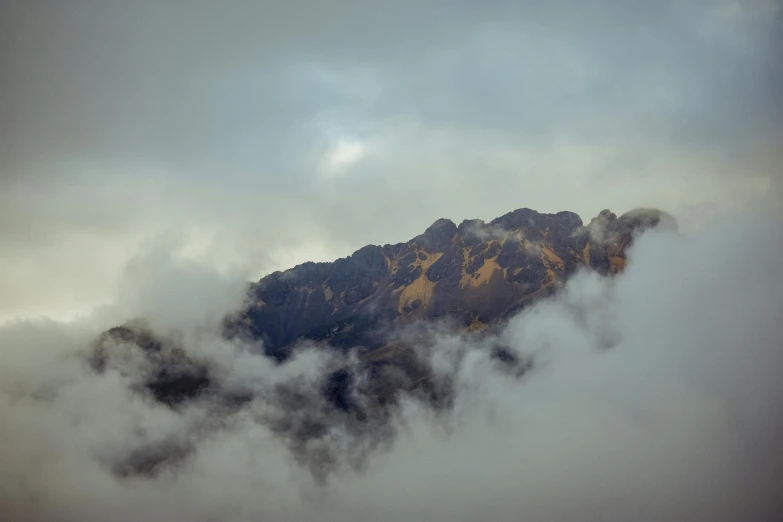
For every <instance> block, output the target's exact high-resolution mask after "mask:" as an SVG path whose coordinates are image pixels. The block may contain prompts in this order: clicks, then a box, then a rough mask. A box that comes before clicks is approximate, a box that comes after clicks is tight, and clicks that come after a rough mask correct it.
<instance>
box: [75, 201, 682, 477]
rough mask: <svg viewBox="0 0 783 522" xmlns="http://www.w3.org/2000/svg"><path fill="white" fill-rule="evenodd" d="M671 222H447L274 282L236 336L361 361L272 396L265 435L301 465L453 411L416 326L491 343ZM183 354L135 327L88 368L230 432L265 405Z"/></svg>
mask: <svg viewBox="0 0 783 522" xmlns="http://www.w3.org/2000/svg"><path fill="white" fill-rule="evenodd" d="M664 221H665V222H666V224H667V226H671V224H672V223H673V219H671V217H670V216H668V215H667V214H665V213H662V212H659V211H654V210H644V209H641V210H635V211H631V212H628V213H626V214H623V215H622V216H620V217H617V215H615V214H614V213H612V212H610V211H608V210H605V211H603V212H601V213H600V214H599V215H598V216H597V217H596V218H594V219H592V220H591V221H590V223H588V224H587V225H584V224H583V223H582V220H581V219H580V218H579V216H577V215H576V214H574V213H572V212H559V213H557V214H541V213H538V212H535V211H533V210H530V209H519V210H515V211H513V212H509V213H508V214H505V215H504V216H501V217H499V218H497V219H494V220H492V221H490V222H489V223H485V222H484V221H482V220H477V219H474V220H465V221H463V222H462V223H460V225H459V226H457V225H455V224H454V222H452V221H451V220H448V219H439V220H437V221H436V222H435V223H433V224H432V225H431V226H430V227H428V228H427V229H426V230H425V231H424V233H422V234H421V235H419V236H417V237H415V238H413V239H411V240H410V241H408V242H407V243H399V244H396V245H384V246H375V245H369V246H366V247H363V248H361V249H359V250H357V251H356V252H354V253H353V254H352V255H350V256H348V257H345V258H342V259H338V260H336V261H334V262H332V263H312V262H309V263H303V264H301V265H299V266H296V267H294V268H292V269H290V270H286V271H285V272H275V273H273V274H270V275H268V276H266V277H264V278H263V279H261V280H260V281H258V282H257V283H253V284H251V285H250V289H249V292H248V300H247V302H246V303H245V305H244V307H243V308H242V309H241V310H240V311H239V312H237V313H236V314H233V315H232V316H230V317H227V318H226V320H225V322H224V332H223V334H224V335H225V336H226V337H229V338H232V337H241V338H242V339H244V340H245V341H246V342H247V343H249V345H250V347H251V348H253V347H257V348H259V349H260V348H263V351H264V353H265V354H266V355H267V356H269V357H271V358H274V359H276V360H277V361H280V362H283V361H285V360H286V359H287V358H288V356H289V355H290V354H291V352H292V350H293V349H294V348H295V347H297V346H299V345H300V343H301V342H303V341H306V344H308V345H311V346H312V345H313V344H316V345H320V348H321V349H324V350H339V351H350V352H351V353H352V354H353V355H354V357H351V358H349V359H348V358H346V359H341V358H336V359H339V360H343V361H350V362H345V363H344V365H343V366H341V367H337V368H331V369H330V370H329V371H327V372H325V373H324V374H323V375H321V376H319V377H318V378H317V379H316V381H315V382H314V383H305V385H303V387H299V388H297V387H296V386H295V385H293V384H289V385H285V386H278V385H274V383H267V384H268V385H266V387H265V388H263V390H264V391H263V394H264V396H265V397H267V399H269V397H272V399H269V400H274V401H278V402H279V403H280V404H285V411H286V416H284V417H283V420H284V421H281V419H280V418H277V417H275V416H274V411H272V412H271V413H270V414H272V416H271V417H262V418H261V419H260V422H264V423H266V424H267V425H268V426H269V428H270V429H271V430H272V431H273V432H274V433H276V434H278V435H280V436H281V437H284V438H285V439H286V440H288V441H289V445H290V448H291V450H292V451H293V452H294V453H295V454H296V455H298V456H299V457H302V456H303V455H306V454H307V451H308V448H309V446H308V443H309V441H317V440H320V439H321V438H323V437H324V436H325V434H326V433H328V429H327V428H328V427H329V426H333V425H335V424H337V425H340V426H343V427H344V428H345V429H348V430H349V431H350V432H351V433H353V434H354V435H355V436H356V437H357V438H358V439H357V440H371V439H372V436H374V433H375V430H376V429H377V427H378V426H382V425H384V423H385V422H386V421H387V420H388V418H389V416H390V415H391V414H392V413H391V412H393V411H394V409H395V408H396V407H397V405H399V401H400V398H401V397H402V396H407V397H409V398H413V399H414V400H417V401H419V402H421V403H422V404H424V405H426V406H427V407H430V408H432V409H434V410H441V409H446V408H449V407H450V405H451V404H452V401H453V398H454V390H453V387H452V386H453V384H452V383H451V381H449V379H448V378H443V377H438V375H437V372H435V371H434V370H433V369H432V367H431V366H430V363H429V362H428V361H427V360H426V358H423V357H422V356H421V353H420V351H419V350H418V348H417V346H419V345H422V346H425V345H426V344H427V343H428V342H432V339H431V335H432V331H433V330H431V329H428V328H426V327H425V328H416V327H417V326H426V325H427V321H431V320H444V321H445V322H451V325H452V327H454V328H457V329H461V330H463V331H464V332H470V335H483V333H482V332H483V331H484V330H490V331H491V330H492V329H493V328H495V327H496V326H498V325H502V324H503V322H504V320H505V319H506V318H507V317H509V315H511V314H513V313H514V312H515V311H517V310H519V309H521V308H523V307H524V306H526V305H527V304H529V303H531V302H533V301H535V300H536V299H537V298H539V297H541V296H545V295H548V294H550V293H551V292H553V291H555V290H556V289H557V288H558V287H559V286H560V285H561V284H562V283H563V282H564V281H565V280H566V279H568V277H570V276H571V275H572V274H573V273H575V272H576V271H577V270H579V269H585V270H594V271H596V272H598V273H601V274H605V275H607V276H610V275H611V274H614V273H616V272H618V271H619V270H622V269H623V267H624V266H625V250H626V249H627V247H628V246H629V245H630V244H631V243H632V241H633V240H634V238H635V237H636V235H637V233H638V232H640V231H641V230H644V229H646V228H649V227H653V226H657V225H658V224H659V223H663V222H664ZM406 326H408V327H409V328H405V327H406ZM400 332H406V335H402V336H401V335H400ZM428 332H429V334H428ZM411 335H413V336H414V337H413V339H415V340H414V341H411V339H412V338H411V337H410V336H411ZM427 335H430V338H429V340H428V337H427ZM182 342H184V339H183V338H180V337H179V336H176V335H175V336H171V335H166V333H162V332H154V331H152V330H151V329H150V328H149V325H148V324H146V323H144V322H143V321H136V322H128V323H126V324H125V325H123V326H118V327H115V328H112V329H110V330H108V331H107V332H104V334H102V335H101V336H99V338H98V339H96V341H95V345H94V347H93V350H92V352H91V356H90V361H89V362H90V365H91V367H92V369H93V371H96V372H105V371H109V370H111V369H115V370H118V371H120V373H122V374H127V376H131V375H133V376H134V379H135V381H134V384H133V391H134V392H137V393H140V394H142V395H144V396H145V397H147V398H148V400H153V401H156V402H158V403H160V404H161V405H164V406H165V407H168V408H172V409H174V410H179V409H180V408H187V406H188V405H189V404H191V403H192V402H193V401H200V403H201V404H202V405H207V406H208V407H209V411H210V415H215V416H216V418H220V419H229V418H231V416H232V415H234V413H235V412H238V411H241V410H242V408H243V407H244V406H243V405H245V404H247V403H248V402H252V401H253V400H254V397H256V396H257V395H258V393H260V392H259V391H258V389H257V388H256V387H255V386H260V385H262V384H263V383H256V384H254V385H253V386H251V387H247V386H246V387H242V386H240V387H237V384H236V383H233V384H232V381H231V380H230V379H229V380H226V379H225V374H224V373H225V369H224V368H223V369H221V367H220V365H217V366H216V363H215V361H213V360H210V359H209V358H204V357H200V356H199V352H198V351H197V350H196V351H191V350H189V349H188V347H186V346H184V345H183V344H182ZM489 348H490V349H491V350H492V353H491V356H492V357H493V358H495V359H496V360H497V361H498V362H499V364H501V365H502V366H503V368H504V369H505V370H507V371H508V372H510V375H513V376H514V377H515V378H518V377H521V376H522V375H524V374H525V373H526V372H527V371H528V370H529V369H530V368H531V364H532V362H531V361H530V360H523V359H522V358H520V357H517V356H515V355H513V353H512V352H511V351H509V350H507V349H506V348H505V347H503V346H497V345H496V343H495V344H493V345H492V346H490V347H489ZM260 356H261V355H259V357H260ZM183 411H184V410H183ZM289 414H290V415H289ZM341 423H342V424H341ZM205 425H206V427H208V428H209V427H210V426H211V428H209V429H219V428H220V426H221V425H222V424H221V423H220V422H210V423H205ZM362 437H364V438H362ZM172 444H173V445H172ZM317 447H319V446H318V445H316V446H314V448H317ZM192 451H193V448H192V447H191V446H190V445H189V444H188V443H187V441H184V442H180V443H165V444H155V443H150V444H147V445H145V446H143V447H142V448H140V449H139V450H138V451H135V452H132V453H131V454H129V455H128V456H127V458H124V459H121V460H120V461H119V462H118V463H117V465H116V466H115V467H114V468H113V469H114V472H115V473H116V474H117V475H118V476H122V477H127V476H132V475H155V474H157V473H159V472H160V470H161V469H166V467H170V466H176V465H178V463H181V462H182V461H184V460H185V459H187V458H188V455H189V454H190V453H191V452H192ZM322 460H323V459H321V458H320V457H319V458H318V459H316V460H314V462H321V461H322ZM314 473H315V471H314Z"/></svg>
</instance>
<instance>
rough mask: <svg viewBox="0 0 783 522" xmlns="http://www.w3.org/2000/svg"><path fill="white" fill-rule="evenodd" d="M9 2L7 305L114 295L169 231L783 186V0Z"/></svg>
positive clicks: (296, 233)
mask: <svg viewBox="0 0 783 522" xmlns="http://www.w3.org/2000/svg"><path fill="white" fill-rule="evenodd" d="M0 9H2V11H0V49H2V52H0V71H1V72H2V73H1V74H0V93H2V94H0V115H2V117H1V118H0V238H2V241H0V263H2V265H3V267H4V270H3V271H2V274H0V295H2V296H3V299H2V301H0V318H4V319H8V318H10V317H13V316H29V315H38V314H43V315H46V314H48V315H51V316H53V317H58V318H62V317H68V316H72V315H73V314H74V313H75V311H81V312H85V311H88V310H89V309H91V308H92V307H94V306H96V305H98V304H101V303H103V302H105V301H108V300H110V295H111V289H112V287H113V285H115V284H116V282H117V279H118V277H120V270H121V267H122V266H123V264H124V263H125V262H126V261H127V260H128V259H129V257H130V256H132V255H133V253H134V252H135V251H136V250H137V248H138V246H139V245H140V244H141V243H142V242H143V241H145V240H147V239H149V238H153V237H155V236H157V235H160V234H166V233H174V234H176V235H177V236H179V237H183V238H185V239H186V241H187V243H188V244H189V245H190V247H189V248H191V250H195V251H196V254H197V255H198V256H200V257H201V258H202V260H203V261H209V262H210V264H215V265H218V266H220V267H221V269H223V270H244V271H246V272H251V271H252V272H253V273H254V274H255V275H259V274H261V273H266V272H270V271H272V270H275V269H283V268H288V267H289V266H291V265H293V264H295V263H298V262H304V261H307V260H330V259H334V258H336V257H339V256H342V255H346V254H348V253H350V252H351V251H353V250H356V249H357V248H360V247H361V246H364V245H365V244H368V243H393V242H397V241H405V240H407V239H408V238H410V237H413V236H415V235H416V234H418V233H420V232H421V230H422V229H423V227H424V226H426V224H428V223H431V222H433V221H435V220H436V219H437V218H441V217H446V218H451V219H453V220H455V221H461V220H462V219H463V218H470V217H476V218H481V219H485V220H488V219H491V218H493V217H495V216H498V215H501V214H503V213H505V212H507V211H509V210H511V209H514V208H521V207H529V208H535V209H537V210H540V211H545V212H557V211H561V210H571V211H575V212H577V213H579V214H580V215H581V216H582V218H583V219H585V220H589V219H590V218H591V217H593V216H594V215H596V214H597V213H598V211H600V210H601V209H603V208H612V209H613V210H615V211H616V212H619V213H623V212H625V211H626V210H629V209H631V208H634V207H639V206H645V207H661V208H663V209H665V210H668V211H670V212H673V213H675V214H677V215H678V216H681V222H682V224H683V225H684V226H688V223H689V222H690V221H691V220H692V219H698V217H699V216H700V215H703V214H704V213H705V212H707V211H715V209H716V208H718V209H720V208H725V207H730V206H733V205H735V204H736V202H737V201H746V200H748V199H753V198H755V197H757V196H759V195H760V194H762V193H764V192H767V191H769V190H771V188H772V187H773V186H777V187H778V189H779V187H780V183H779V167H778V166H779V165H780V161H781V158H780V154H779V150H780V146H779V144H780V143H781V139H782V138H781V121H783V109H781V96H780V93H781V92H783V89H781V88H780V78H781V67H780V64H779V59H778V56H779V54H780V48H781V34H783V30H781V20H783V15H781V12H783V11H782V10H781V9H780V3H779V2H778V1H775V0H742V1H739V0H694V1H690V2H681V1H674V0H672V1H668V0H667V1H662V2H655V4H654V5H653V4H650V3H649V2H645V1H631V2H617V1H613V0H595V1H592V2H567V1H546V2H545V1H537V0H536V1H529V2H508V1H504V0H497V1H492V2H489V3H488V4H486V5H482V6H478V5H477V4H474V3H472V2H456V3H455V2H444V1H442V0H427V1H424V2H422V1H417V2H410V1H403V2H395V3H394V4H393V5H392V4H390V3H388V2H377V1H370V2H366V1H363V2H359V1H354V0H339V1H336V2H330V4H329V5H328V7H327V6H325V5H322V3H320V2H314V1H308V0H299V1H293V2H287V3H285V5H282V4H275V5H271V4H269V3H257V2H248V1H244V0H234V1H230V2H228V3H223V4H221V5H220V6H217V5H215V4H214V3H211V2H205V1H197V2H181V1H178V0H167V1H164V2H152V1H148V0H142V1H138V2H133V3H131V4H129V3H125V2H108V3H107V2H96V1H93V0H77V1H71V2H67V3H63V2H52V1H45V2H37V3H36V4H34V5H33V4H30V3H26V2H22V3H20V2H11V1H6V2H2V3H0ZM346 144H350V145H346ZM358 151H361V153H360V154H359V153H358ZM336 158H337V159H336ZM339 158H342V159H339ZM335 162H336V163H335ZM336 166H339V168H337V167H336ZM338 171H339V175H335V174H336V173H337V172H338ZM324 173H331V175H323V174H324ZM357 215H359V216H363V217H366V218H365V219H360V220H357V219H356V216H357ZM370 216H375V217H370ZM271 222H274V226H269V223H271ZM44 280H46V282H45V283H44V282H43V281H44ZM52 285H54V286H52Z"/></svg>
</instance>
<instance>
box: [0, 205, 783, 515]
mask: <svg viewBox="0 0 783 522" xmlns="http://www.w3.org/2000/svg"><path fill="white" fill-rule="evenodd" d="M780 225H781V223H780V219H779V216H777V215H775V214H770V213H765V212H762V211H758V212H749V211H745V212H742V213H737V214H735V215H732V216H726V217H724V218H723V219H722V220H720V221H716V222H715V223H713V224H712V225H711V226H709V227H707V228H705V229H704V230H702V231H700V232H699V233H696V234H693V235H690V236H681V235H677V234H676V233H674V232H671V231H650V232H647V233H645V235H644V236H643V237H642V238H641V239H639V240H638V241H637V243H636V244H635V246H634V247H633V248H632V250H631V251H630V253H629V263H628V266H627V268H626V270H625V272H624V273H623V274H622V275H620V276H617V277H615V278H602V277H599V276H597V275H595V274H593V273H590V272H584V273H580V274H578V275H577V276H575V277H574V278H572V279H571V280H570V281H569V282H568V283H567V284H566V285H565V287H564V288H563V289H562V291H560V292H559V293H558V294H557V295H555V296H554V297H551V298H548V299H545V300H542V301H539V302H538V303H537V304H536V305H535V306H532V307H530V308H527V309H525V310H524V311H523V312H522V313H521V314H519V315H517V316H516V317H514V318H513V319H511V321H510V322H509V323H508V325H507V326H506V327H505V328H504V329H503V330H502V331H501V332H500V333H498V334H493V335H492V336H491V337H474V336H469V335H466V334H460V333H458V332H454V331H451V330H449V329H447V328H446V327H441V326H437V325H434V326H432V328H431V329H430V330H429V331H428V336H427V339H428V342H426V343H421V344H420V345H418V346H417V348H416V357H417V358H418V360H421V361H423V362H424V364H425V365H426V366H427V368H428V369H429V371H430V372H431V373H432V376H433V377H432V381H433V382H435V383H442V384H443V387H442V390H443V393H445V394H446V395H447V396H448V400H446V401H445V402H437V401H434V402H433V401H430V400H422V398H421V397H420V396H417V395H416V393H407V394H401V395H400V396H399V397H397V400H396V402H395V405H394V407H393V408H390V407H387V408H385V409H384V410H383V411H384V412H385V413H384V414H383V415H372V414H371V415H368V416H367V417H366V418H363V419H358V420H357V418H356V417H355V416H351V415H349V414H348V413H345V412H341V411H340V410H339V409H338V408H333V407H331V406H330V405H329V404H328V403H327V402H325V399H324V397H323V394H322V393H319V392H318V390H321V388H320V387H321V386H322V384H323V382H324V376H325V375H327V374H330V373H331V372H334V370H335V369H339V368H341V367H344V366H345V365H356V364H358V363H357V362H356V360H354V359H351V357H350V356H344V355H337V354H331V353H328V352H326V351H324V350H323V349H321V350H318V349H315V348H313V347H310V348H308V347H302V348H301V349H300V351H299V352H298V355H297V356H296V357H294V358H293V360H291V361H289V362H287V363H285V364H283V365H280V366H276V365H275V364H274V363H272V362H271V361H269V360H267V359H266V358H264V357H262V356H259V355H257V354H256V353H255V352H254V351H253V348H252V347H249V346H243V345H241V344H238V343H237V342H229V341H226V340H224V339H221V338H220V337H219V336H218V335H217V334H216V333H215V332H217V328H216V324H217V321H216V320H215V319H216V318H218V317H220V315H221V314H222V313H225V312H227V311H230V306H228V305H226V306H222V305H221V306H218V307H216V303H220V304H225V303H237V304H238V300H239V298H240V296H241V292H240V291H238V290H237V289H238V288H241V285H240V286H237V284H236V282H235V281H224V280H222V279H221V278H219V277H217V276H216V275H215V274H212V273H210V272H209V271H208V270H201V269H194V268H193V267H188V266H184V267H183V266H182V265H179V264H177V263H175V262H172V261H171V259H167V258H161V257H160V256H149V257H148V258H146V261H145V263H146V264H145V263H141V264H137V265H135V268H134V269H133V270H132V274H133V277H134V278H135V279H132V281H131V282H133V284H129V285H128V286H127V288H126V290H127V291H129V292H131V291H135V292H137V294H138V295H126V296H125V297H126V298H127V299H128V301H129V302H133V303H135V306H136V307H137V308H136V309H135V311H136V312H139V313H142V312H144V313H145V314H146V316H147V317H148V319H149V320H150V324H152V325H153V327H154V328H155V330H156V331H157V332H165V333H166V335H169V334H171V332H175V331H176V332H177V335H178V336H179V338H180V340H181V341H182V346H184V347H185V349H186V351H187V355H188V356H189V357H193V358H195V359H198V360H201V361H209V363H210V365H211V368H213V372H214V375H217V376H219V381H220V386H221V389H223V390H233V391H235V392H236V396H237V397H239V396H241V397H242V400H237V401H235V402H234V403H231V404H229V403H226V402H225V401H221V400H217V399H215V398H209V397H206V398H204V399H203V400H198V401H193V402H191V403H187V404H185V405H183V406H182V407H178V408H169V407H167V406H165V405H163V404H161V403H159V402H156V401H154V400H152V399H151V398H150V397H149V396H148V395H145V394H143V393H139V392H138V384H139V382H141V381H142V380H143V378H144V376H145V372H146V371H148V370H149V369H148V368H147V366H146V364H147V362H146V360H145V359H144V358H143V357H139V356H138V354H135V355H134V352H133V351H132V350H128V351H126V352H122V351H121V350H120V351H119V352H117V354H115V357H114V358H113V359H112V364H111V365H109V367H108V369H106V370H105V371H103V372H101V373H97V372H95V371H94V370H93V369H92V368H91V367H90V365H89V364H88V363H87V360H88V357H89V354H90V349H91V346H92V343H93V340H94V338H95V336H96V335H97V334H98V333H99V332H100V330H101V328H103V327H105V326H106V325H105V324H100V325H98V324H97V323H99V322H100V321H99V320H97V319H95V320H94V321H92V320H91V321H77V322H73V323H68V324H65V323H55V322H41V321H28V322H17V323H12V324H9V325H6V326H4V327H3V328H2V330H0V349H2V354H3V364H2V367H0V419H2V422H1V424H0V462H1V463H2V466H0V518H2V519H4V520H14V521H20V522H60V521H81V520H109V519H112V520H119V521H126V520H127V521H131V520H132V521H145V522H157V521H163V520H183V521H184V520H188V521H190V520H192V521H199V522H201V521H217V520H221V521H228V522H239V521H245V520H248V521H249V520H281V521H283V520H284V521H300V520H301V521H305V520H334V521H352V520H356V521H359V520H362V521H392V520H433V521H439V520H443V521H446V520H449V521H451V520H460V521H478V520H487V519H491V520H499V521H503V520H509V521H510V520H517V521H518V520H525V521H532V522H540V521H547V522H557V521H573V520H580V521H585V520H587V521H627V520H634V521H648V520H649V521H660V520H668V521H683V522H685V521H687V522H691V521H708V520H709V521H712V522H715V521H732V522H734V521H737V520H753V521H766V520H779V519H780V516H781V513H782V512H783V511H782V510H783V505H781V504H782V500H781V495H780V485H781V484H783V457H782V456H781V455H783V453H781V442H780V441H781V440H782V439H781V437H782V436H783V410H781V408H780V404H781V401H782V400H783V379H781V377H780V369H781V368H783V343H781V339H783V336H782V335H781V334H783V326H782V325H781V322H780V319H781V312H783V279H781V278H780V268H781V259H783V232H782V231H783V228H781V226H780ZM161 274H163V275H165V277H164V276H162V275H161ZM197 288H203V289H204V295H201V294H199V293H198V292H199V291H198V290H195V289H197ZM132 289H135V290H132ZM221 292H222V295H221ZM179 297H182V298H183V299H184V304H185V305H186V306H185V307H184V308H178V303H180V302H181V300H180V299H179ZM234 299H236V301H234ZM199 303H203V306H200V305H199ZM217 308H224V309H220V310H218V309H217ZM171 335H173V334H171ZM401 335H405V333H404V332H403V333H401ZM498 345H502V346H503V347H504V348H505V349H506V350H507V351H508V352H509V355H511V356H513V358H514V359H516V360H528V359H529V360H532V361H533V364H532V367H531V368H530V369H529V370H528V371H525V372H509V371H506V369H507V368H506V367H505V366H504V365H503V364H502V363H501V362H499V361H498V360H497V358H496V357H493V356H492V347H493V346H498ZM115 348H117V349H121V348H122V346H117V347H115ZM359 376H360V377H361V374H359ZM361 385H362V382H361V379H360V380H359V382H356V383H354V385H353V389H354V391H355V389H358V388H359V387H360V386H361ZM369 406H372V405H369ZM368 411H377V410H368ZM308 423H309V424H310V425H311V426H310V428H311V429H315V430H320V431H318V434H317V436H315V435H313V436H301V435H294V434H295V433H300V434H301V430H305V431H306V428H307V425H308ZM316 424H317V426H313V425H316ZM297 429H298V430H300V431H297ZM153 450H154V451H153ZM140 451H141V452H142V455H141V457H140V456H139V452H140ZM155 451H157V452H159V453H161V454H162V455H164V456H165V459H164V460H165V465H162V466H159V467H155V466H152V465H151V467H150V469H149V470H148V471H149V472H147V473H121V472H118V465H120V464H122V463H128V462H134V459H137V460H138V459H139V458H147V457H149V456H150V455H151V454H153V453H154V452H155ZM319 459H320V460H319ZM153 460H154V459H153Z"/></svg>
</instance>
